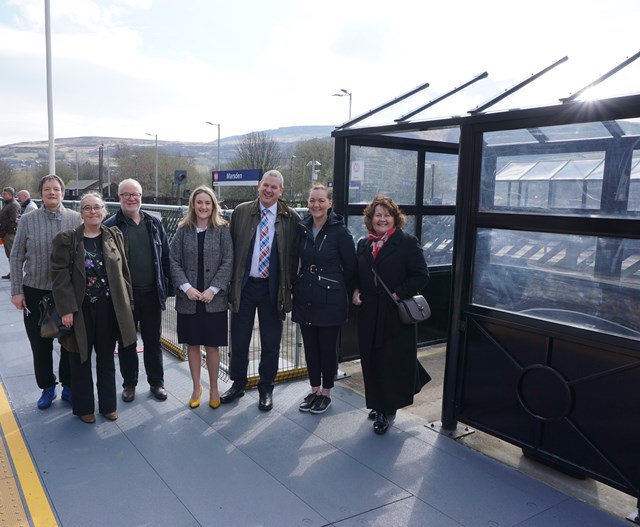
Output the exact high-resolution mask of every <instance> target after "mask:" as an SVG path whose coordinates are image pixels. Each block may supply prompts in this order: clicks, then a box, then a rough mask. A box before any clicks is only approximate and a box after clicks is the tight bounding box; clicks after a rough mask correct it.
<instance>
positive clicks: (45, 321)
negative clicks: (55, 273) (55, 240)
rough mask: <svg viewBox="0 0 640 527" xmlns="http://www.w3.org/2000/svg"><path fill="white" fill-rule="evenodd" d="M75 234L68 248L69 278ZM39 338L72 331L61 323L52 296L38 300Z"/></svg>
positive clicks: (59, 335)
mask: <svg viewBox="0 0 640 527" xmlns="http://www.w3.org/2000/svg"><path fill="white" fill-rule="evenodd" d="M76 238H77V234H76V231H75V229H74V231H73V235H72V237H71V247H70V248H69V277H73V260H74V259H75V255H76V251H77V249H78V248H77V240H76ZM39 308H40V321H39V322H38V324H39V325H40V336H41V337H42V338H45V339H57V338H59V337H62V336H63V335H68V334H69V333H71V332H72V331H73V326H72V327H70V328H68V327H67V326H65V325H64V324H63V323H62V319H61V318H60V314H59V313H58V310H57V309H56V304H55V302H54V301H53V294H52V293H47V294H46V295H44V296H43V297H42V299H41V300H40V306H39Z"/></svg>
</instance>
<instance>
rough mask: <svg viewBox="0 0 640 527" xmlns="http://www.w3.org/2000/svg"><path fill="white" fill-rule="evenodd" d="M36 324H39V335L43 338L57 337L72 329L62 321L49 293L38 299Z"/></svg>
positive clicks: (66, 333)
mask: <svg viewBox="0 0 640 527" xmlns="http://www.w3.org/2000/svg"><path fill="white" fill-rule="evenodd" d="M38 324H40V336H41V337H42V338H45V339H57V338H59V337H62V336H63V335H68V334H69V333H71V332H72V331H73V327H70V328H68V327H67V326H65V325H64V324H63V323H62V319H61V318H60V315H59V313H58V310H57V309H56V304H55V302H54V301H53V295H52V294H51V293H47V294H46V295H44V296H43V297H42V299H41V300H40V321H39V322H38Z"/></svg>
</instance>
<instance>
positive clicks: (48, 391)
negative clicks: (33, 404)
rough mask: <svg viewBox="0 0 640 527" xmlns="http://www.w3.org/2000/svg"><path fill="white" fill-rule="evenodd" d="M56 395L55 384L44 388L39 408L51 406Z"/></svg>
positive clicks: (44, 408)
mask: <svg viewBox="0 0 640 527" xmlns="http://www.w3.org/2000/svg"><path fill="white" fill-rule="evenodd" d="M56 397H57V395H56V387H55V385H54V386H49V387H48V388H45V389H44V390H42V395H41V396H40V399H38V408H40V410H46V409H47V408H49V406H51V403H52V402H53V400H54V399H55V398H56Z"/></svg>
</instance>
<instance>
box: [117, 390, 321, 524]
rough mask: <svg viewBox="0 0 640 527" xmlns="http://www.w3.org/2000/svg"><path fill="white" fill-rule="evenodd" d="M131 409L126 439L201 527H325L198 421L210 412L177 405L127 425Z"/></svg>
mask: <svg viewBox="0 0 640 527" xmlns="http://www.w3.org/2000/svg"><path fill="white" fill-rule="evenodd" d="M135 406H136V405H135V403H134V405H133V406H132V407H131V409H130V410H129V409H127V410H125V411H124V412H123V417H124V421H123V422H124V423H125V434H126V436H127V437H128V439H129V440H130V441H131V442H132V444H133V445H134V446H135V448H136V449H137V450H139V451H140V453H141V455H142V456H143V457H144V458H145V459H146V460H147V462H148V463H149V464H150V465H151V466H153V467H154V470H155V471H156V472H157V474H158V477H160V478H161V479H162V481H164V482H165V483H166V484H167V485H168V486H169V487H170V488H171V489H173V492H174V493H175V494H176V496H177V497H178V499H179V500H180V501H181V502H182V503H183V504H184V505H185V506H186V507H187V508H188V509H189V510H190V511H191V513H192V514H193V516H194V517H195V518H196V519H197V521H198V522H199V523H200V524H201V525H310V526H319V525H324V524H326V523H327V522H326V520H325V519H324V518H323V517H322V516H320V515H319V514H318V513H317V512H315V511H314V510H313V509H312V508H311V507H309V506H308V505H306V504H305V503H303V502H301V501H300V500H299V499H298V498H297V497H296V496H295V494H294V493H292V492H291V491H290V490H289V489H287V487H286V486H284V485H282V484H281V483H280V482H279V481H277V479H275V478H274V477H273V476H272V475H270V474H269V473H268V472H267V471H265V470H264V469H263V468H262V467H261V466H260V465H259V464H257V463H255V462H254V461H253V460H252V459H251V458H250V457H249V456H247V455H246V453H245V452H243V451H242V450H240V449H238V448H236V447H235V446H234V445H233V444H231V443H230V442H229V441H227V439H225V438H224V437H223V436H221V435H220V434H219V433H217V432H216V431H215V430H214V429H213V428H212V427H211V426H209V425H208V424H207V423H206V422H205V420H204V419H203V418H202V417H200V415H199V414H200V413H203V414H204V413H205V412H206V413H211V414H214V413H215V411H214V410H211V409H210V408H208V406H204V405H203V406H201V407H200V408H198V409H196V410H189V409H187V408H186V407H183V405H180V407H179V408H171V409H170V410H166V413H165V414H164V419H162V420H161V421H158V420H157V419H155V418H152V419H150V420H149V421H147V422H141V420H140V419H139V418H137V417H136V418H133V419H129V417H130V416H128V415H127V414H129V413H134V412H136V408H135ZM138 413H139V412H138ZM249 497H250V506H248V503H247V500H248V498H249ZM283 511H286V517H283Z"/></svg>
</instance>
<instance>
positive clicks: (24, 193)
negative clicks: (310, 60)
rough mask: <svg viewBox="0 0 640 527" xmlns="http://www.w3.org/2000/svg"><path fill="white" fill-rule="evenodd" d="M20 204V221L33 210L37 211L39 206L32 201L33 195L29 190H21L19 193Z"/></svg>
mask: <svg viewBox="0 0 640 527" xmlns="http://www.w3.org/2000/svg"><path fill="white" fill-rule="evenodd" d="M18 203H20V212H19V213H18V221H20V218H21V217H22V216H23V215H25V214H26V213H27V212H31V211H32V210H36V209H37V208H38V205H36V204H35V202H34V201H33V200H32V199H31V194H30V193H29V191H28V190H21V191H20V192H18Z"/></svg>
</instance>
